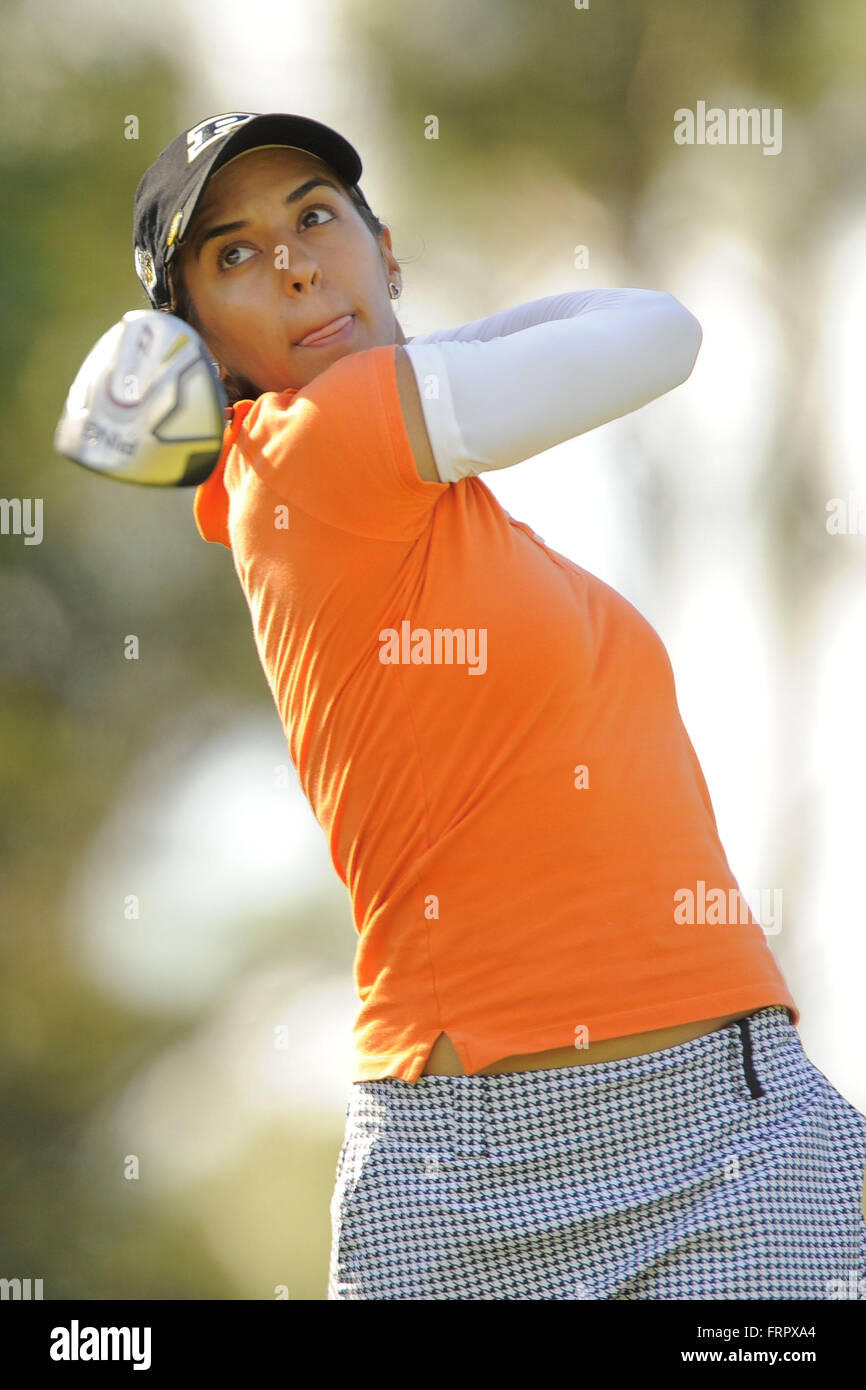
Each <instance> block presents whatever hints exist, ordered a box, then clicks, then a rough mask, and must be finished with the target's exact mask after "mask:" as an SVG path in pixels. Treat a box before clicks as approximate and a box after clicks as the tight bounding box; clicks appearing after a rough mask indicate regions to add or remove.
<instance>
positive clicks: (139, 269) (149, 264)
mask: <svg viewBox="0 0 866 1390" xmlns="http://www.w3.org/2000/svg"><path fill="white" fill-rule="evenodd" d="M135 272H136V274H137V276H138V278H139V280H140V281H141V283H142V284H143V285H144V288H145V289H146V290H148V291H149V290H152V289H153V287H154V285H155V284H156V270H155V269H154V265H153V256H152V255H151V254H150V252H149V251H145V250H144V249H143V247H141V246H136V248H135Z"/></svg>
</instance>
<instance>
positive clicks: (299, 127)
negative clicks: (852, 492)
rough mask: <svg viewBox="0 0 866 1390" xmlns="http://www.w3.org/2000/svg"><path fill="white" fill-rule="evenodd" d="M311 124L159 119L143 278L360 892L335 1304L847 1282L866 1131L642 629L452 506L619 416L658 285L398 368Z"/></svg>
mask: <svg viewBox="0 0 866 1390" xmlns="http://www.w3.org/2000/svg"><path fill="white" fill-rule="evenodd" d="M360 174H361V161H360V159H359V157H358V155H357V153H356V151H355V150H354V149H353V148H352V146H351V145H350V144H349V143H348V142H347V141H346V140H345V139H344V138H343V137H341V136H340V135H339V134H337V133H336V132H335V131H333V130H331V129H329V128H328V127H327V126H324V125H322V124H320V123H319V122H316V121H313V120H310V119H307V118H303V117H300V116H294V115H284V114H276V115H251V114H249V113H238V112H232V113H228V114H225V115H220V116H214V117H212V118H211V119H209V120H206V121H203V122H202V123H201V124H200V125H197V126H196V127H195V128H194V129H192V130H189V131H184V132H183V133H182V134H181V135H180V136H178V138H177V139H176V140H175V141H174V142H173V143H172V144H171V145H169V146H168V148H167V149H166V150H165V151H164V152H163V153H162V154H161V155H160V157H159V158H158V159H157V160H156V162H155V163H154V164H152V165H151V167H150V168H149V169H148V170H147V172H146V173H145V175H144V177H143V179H142V181H141V184H140V185H139V188H138V192H137V195H136V204H135V230H134V244H135V260H136V267H137V270H138V273H139V276H140V278H141V281H142V283H143V284H144V286H145V288H146V290H147V293H148V295H149V297H150V301H151V304H152V305H153V307H155V308H157V309H168V310H170V311H172V312H174V313H176V314H178V315H179V316H180V317H182V318H184V319H186V320H187V321H188V322H190V323H191V324H192V325H193V326H194V327H195V328H196V329H197V330H198V331H199V333H200V334H201V336H202V338H203V339H204V341H205V343H206V345H207V347H208V349H209V351H210V353H211V355H212V357H213V358H214V360H215V361H216V362H217V363H218V365H219V370H220V374H221V376H222V379H223V381H224V383H225V386H226V391H227V395H228V399H229V402H230V409H229V411H228V412H227V413H228V414H229V416H230V419H229V421H228V423H227V427H226V434H225V441H224V445H223V450H222V453H221V455H220V460H219V463H218V465H217V467H216V469H215V470H214V472H213V473H212V474H211V476H210V477H209V478H208V480H207V481H206V482H205V483H203V484H202V485H201V486H200V487H199V488H198V489H197V491H196V495H195V519H196V523H197V526H198V528H199V530H200V532H201V534H202V536H203V537H204V538H205V539H207V540H210V541H216V542H220V543H221V544H223V545H225V546H227V547H229V549H230V550H231V552H232V559H233V562H234V565H235V569H236V571H237V574H238V577H239V579H240V582H241V585H242V587H243V590H244V594H245V596H246V599H247V602H248V605H249V609H250V614H251V617H252V623H253V631H254V636H255V642H256V648H257V651H258V655H259V658H260V660H261V664H262V666H263V669H264V672H265V675H266V677H267V680H268V684H269V686H270V689H271V691H272V693H273V696H274V700H275V702H276V706H277V709H278V710H279V713H280V717H281V719H282V722H283V726H284V729H285V732H286V738H287V741H288V745H289V750H290V753H291V757H292V761H293V763H294V766H295V768H296V769H297V773H298V777H299V780H300V784H301V787H302V788H303V791H304V793H305V795H306V796H307V798H308V799H309V802H310V804H311V806H312V808H313V811H314V813H315V815H316V817H317V819H318V820H319V822H320V824H321V825H322V827H323V829H324V831H325V832H326V835H327V837H328V842H329V846H330V852H331V856H332V860H333V863H334V867H335V869H336V871H337V873H338V874H339V876H340V878H341V880H342V881H343V883H345V884H346V886H347V888H348V890H349V894H350V896H351V901H352V908H353V913H354V921H355V926H356V929H357V933H358V943H357V955H356V959H355V967H354V975H355V983H356V987H357V993H358V998H359V1003H360V1007H359V1010H358V1014H357V1018H356V1023H355V1026H354V1035H353V1036H354V1042H355V1058H356V1060H355V1071H354V1078H353V1079H354V1083H355V1084H354V1085H353V1086H352V1088H351V1089H352V1095H351V1099H350V1100H349V1102H348V1105H347V1110H346V1117H347V1124H346V1132H345V1142H344V1144H343V1147H342V1149H341V1152H340V1157H339V1162H338V1166H337V1175H336V1187H335V1190H334V1196H333V1199H332V1204H331V1216H332V1225H333V1240H332V1247H331V1264H330V1276H329V1287H328V1295H329V1297H330V1298H333V1299H353V1298H370V1299H376V1298H406V1299H412V1298H414V1299H449V1298H453V1299H467V1298H468V1299H546V1298H550V1299H571V1298H587V1299H596V1298H597V1299H735V1298H753V1299H799V1298H805V1299H827V1298H840V1297H841V1298H851V1297H860V1298H862V1297H864V1294H866V1216H864V1211H863V1207H862V1206H861V1200H862V1197H861V1193H862V1183H863V1175H864V1166H866V1117H864V1116H863V1115H861V1114H860V1113H859V1111H857V1110H856V1109H855V1107H854V1106H853V1105H851V1104H850V1103H849V1102H848V1101H847V1100H845V1099H844V1097H843V1096H842V1095H841V1094H840V1093H839V1092H838V1091H836V1090H835V1089H834V1087H833V1086H832V1085H831V1084H830V1082H829V1081H828V1080H827V1078H826V1077H825V1076H824V1075H823V1074H822V1073H821V1072H820V1071H819V1070H818V1068H817V1067H816V1066H815V1065H814V1064H813V1063H812V1062H810V1061H809V1059H808V1058H807V1057H806V1056H805V1054H804V1052H803V1049H802V1046H801V1043H800V1038H799V1034H798V1032H797V1029H796V1024H797V1023H798V1022H799V1011H798V1008H797V1005H796V1004H795V1002H794V1000H793V999H792V997H791V995H790V993H789V991H788V988H787V986H786V983H785V980H784V978H783V976H782V975H781V973H780V971H779V968H778V966H777V965H776V962H775V959H774V957H773V954H772V952H771V950H770V948H769V946H768V943H767V940H766V935H765V931H764V929H763V927H762V925H761V924H759V923H758V922H757V921H756V920H755V918H754V917H753V916H752V915H751V914H750V912H749V910H748V906H747V904H746V903H745V900H744V898H743V897H742V895H741V894H740V893H739V890H738V885H737V881H736V879H735V877H734V875H733V873H732V871H731V868H730V866H729V864H728V861H727V859H726V856H725V852H724V849H723V847H722V844H721V841H720V839H719V835H718V831H717V827H716V822H715V817H714V813H713V807H712V804H711V800H710V795H709V792H708V790H707V786H706V783H705V781H704V778H703V775H702V772H701V768H700V765H699V763H698V760H697V757H696V755H695V751H694V749H693V747H692V744H691V742H690V740H689V737H688V734H687V732H686V729H685V727H684V725H683V722H682V719H681V717H680V713H679V710H678V706H677V700H676V694H675V688H674V678H673V673H672V669H671V665H670V661H669V659H668V656H667V653H666V651H665V648H664V646H663V644H662V642H661V640H660V638H659V636H658V634H657V633H656V632H655V630H654V629H653V628H652V627H651V626H650V624H649V623H648V622H646V621H645V619H644V618H643V617H642V616H641V615H640V613H638V612H637V610H636V609H635V608H634V607H632V605H631V604H630V603H628V602H627V601H626V600H625V599H624V598H623V597H622V596H621V595H620V594H618V593H617V592H616V591H615V590H614V589H612V588H610V587H609V586H608V585H607V584H604V583H602V582H601V581H600V580H599V579H597V578H596V577H595V576H594V575H592V574H589V573H588V572H587V571H586V570H584V569H581V568H580V566H579V565H577V564H574V563H573V562H572V561H571V560H569V559H567V558H566V557H565V556H563V555H560V554H558V553H557V552H556V551H553V550H550V549H549V548H548V547H547V546H545V544H544V542H543V541H542V540H541V539H540V538H539V537H538V536H536V535H535V534H534V533H533V531H532V530H531V528H529V527H528V526H526V525H524V524H522V523H521V522H518V521H515V520H513V519H512V518H511V517H510V516H509V515H508V513H507V512H505V511H504V510H503V508H502V507H501V506H500V504H499V503H498V502H497V500H496V498H495V497H494V495H493V494H492V493H491V492H490V490H489V489H488V488H487V487H486V486H485V484H484V483H483V482H482V481H481V479H480V478H479V476H478V475H479V473H481V472H483V471H484V470H493V469H497V468H506V467H508V466H510V465H512V464H516V463H519V462H520V461H521V460H522V459H526V458H529V457H532V456H533V455H535V454H538V453H540V452H542V451H543V450H545V449H548V448H550V447H552V446H553V445H555V444H557V443H560V442H562V441H563V440H566V439H570V438H573V437H574V436H575V435H579V434H581V433H583V432H585V431H586V430H590V429H593V428H595V427H596V426H598V425H600V424H603V423H604V422H605V421H607V420H612V419H615V418H617V417H619V416H622V415H624V414H626V413H627V412H629V411H632V410H636V409H638V408H639V407H641V406H643V405H646V404H647V403H648V402H649V401H651V400H653V399H654V398H655V397H657V396H659V395H661V394H663V393H664V392H666V391H669V390H671V389H672V388H674V387H675V386H677V385H678V384H680V383H682V382H683V381H685V380H686V378H687V377H688V375H689V373H690V372H691V370H692V367H693V364H694V361H695V358H696V356H697V352H698V349H699V346H700V342H701V329H700V326H699V325H698V323H697V321H696V320H695V318H694V317H693V316H692V314H690V313H689V312H688V311H687V310H686V309H685V308H683V306H682V305H681V304H680V303H679V302H678V301H677V300H676V299H674V298H673V297H672V296H670V295H669V294H666V293H661V292H654V291H649V290H641V289H618V290H593V291H588V292H584V293H565V294H561V295H555V296H551V297H548V298H544V299H539V300H536V301H533V302H530V303H526V304H522V305H520V306H519V307H518V308H515V309H511V310H507V311H505V312H502V313H497V314H494V315H492V316H491V317H490V318H487V319H483V320H481V321H479V322H476V323H470V324H466V325H464V326H462V327H460V328H457V329H454V330H451V331H446V332H436V333H429V334H426V335H423V336H421V337H418V338H415V339H412V340H411V341H407V339H406V338H405V336H404V334H403V331H402V329H401V327H400V324H399V323H398V321H397V319H396V318H395V315H394V305H393V301H394V300H395V299H396V298H397V297H398V295H399V293H400V289H401V282H402V276H401V270H400V266H399V264H398V261H397V259H396V258H395V256H394V253H393V248H392V243H391V235H390V232H389V230H388V228H387V227H386V226H384V225H383V224H382V223H381V222H379V221H378V219H377V218H376V217H375V215H374V214H373V212H372V211H371V209H370V207H369V206H368V204H367V202H366V200H365V198H364V196H363V194H362V193H361V191H360V188H359V187H358V178H359V176H360Z"/></svg>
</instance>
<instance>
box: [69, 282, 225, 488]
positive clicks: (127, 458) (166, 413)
mask: <svg viewBox="0 0 866 1390" xmlns="http://www.w3.org/2000/svg"><path fill="white" fill-rule="evenodd" d="M225 408H226V395H225V391H224V390H223V387H222V383H221V381H220V380H219V377H218V376H217V373H216V370H215V368H214V366H213V364H212V363H211V360H210V357H209V355H208V352H207V349H206V347H205V345H204V343H203V342H202V340H201V338H200V336H199V334H198V333H196V331H195V329H194V328H191V327H190V325H189V324H188V323H184V321H183V319H179V318H176V317H175V315H174V314H166V313H163V312H161V311H159V310H156V309H131V310H130V311H129V313H127V314H124V316H123V318H122V319H121V320H120V321H119V322H118V323H116V324H114V326H113V327H112V328H110V329H109V330H108V332H107V333H104V334H103V336H102V337H101V338H100V339H99V341H98V342H97V343H96V345H95V347H93V348H92V350H91V351H90V352H89V353H88V355H87V357H86V358H85V359H84V362H83V363H82V365H81V368H80V370H79V372H78V375H77V376H76V378H75V380H74V382H73V383H72V385H71V387H70V388H69V394H68V396H67V397H66V404H65V405H64V407H63V412H62V414H61V416H60V420H59V421H58V424H57V428H56V430H55V433H54V448H55V450H56V452H57V453H58V454H62V455H63V457H64V458H68V459H72V461H73V462H74V463H80V464H83V466H84V467H85V468H90V469H92V471H93V472H94V473H101V474H103V476H105V477H107V478H117V479H118V480H119V481H121V482H125V483H144V484H146V485H149V486H151V487H197V486H198V484H199V483H203V482H204V480H205V479H206V478H207V477H209V475H210V474H211V473H212V472H213V469H214V467H215V465H216V463H217V460H218V458H219V456H220V451H221V449H222V443H223V431H224V429H225V425H226V419H225Z"/></svg>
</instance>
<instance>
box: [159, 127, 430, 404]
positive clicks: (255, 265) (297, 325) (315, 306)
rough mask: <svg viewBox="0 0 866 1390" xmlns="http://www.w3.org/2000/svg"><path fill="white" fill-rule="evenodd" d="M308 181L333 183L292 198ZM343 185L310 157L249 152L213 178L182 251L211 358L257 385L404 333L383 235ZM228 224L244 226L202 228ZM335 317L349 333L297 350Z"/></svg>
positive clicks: (274, 387)
mask: <svg viewBox="0 0 866 1390" xmlns="http://www.w3.org/2000/svg"><path fill="white" fill-rule="evenodd" d="M313 178H316V179H329V180H331V181H332V183H334V184H337V185H338V187H327V186H325V187H322V186H321V185H318V186H316V187H311V188H310V189H309V190H308V191H307V192H305V193H304V194H303V195H302V196H301V197H299V198H298V197H294V198H293V196H292V195H296V194H297V192H298V190H299V189H300V188H301V186H302V185H304V184H306V183H307V182H308V181H309V180H310V179H313ZM342 187H343V185H342V182H341V180H340V179H339V176H337V175H335V173H334V172H333V170H332V169H331V168H330V167H329V165H327V164H325V163H324V162H323V161H322V160H320V159H317V158H316V157H315V155H311V154H306V153H304V152H303V151H301V150H293V149H288V148H282V147H281V148H277V149H265V150H252V151H250V152H249V153H248V154H245V155H243V156H242V157H239V158H238V159H235V160H234V161H232V162H231V163H230V164H227V165H226V166H225V167H224V168H222V169H220V170H219V171H218V172H217V173H216V174H214V176H213V178H212V179H211V180H210V181H209V183H208V185H207V188H206V189H205V193H204V197H203V198H202V201H201V203H200V204H199V206H198V208H197V209H196V215H195V217H194V219H193V222H192V224H191V226H190V228H189V231H188V233H187V235H186V237H185V239H184V242H183V245H182V246H181V247H179V248H178V253H177V254H178V257H179V260H178V268H179V270H180V271H181V272H182V274H183V277H184V282H185V284H186V288H187V290H188V292H189V294H190V296H191V298H192V302H193V304H194V306H195V311H196V315H197V316H198V320H199V328H200V332H201V334H202V337H203V338H204V340H205V342H206V344H207V346H208V348H209V349H210V352H211V354H212V355H213V357H214V358H215V359H216V360H217V361H218V362H219V364H220V366H221V367H222V368H223V370H224V371H225V372H227V373H229V374H230V375H232V376H235V377H243V378H245V379H246V380H247V381H249V382H251V383H252V384H253V385H254V386H255V387H256V389H257V391H258V392H259V393H261V392H263V391H283V390H285V389H286V387H289V386H293V387H297V388H300V387H302V386H305V385H306V384H307V382H309V381H312V379H313V377H315V376H318V374H319V373H320V372H323V371H324V370H325V368H326V367H329V366H330V365H331V363H332V362H335V361H336V360H337V358H338V357H345V356H346V355H347V354H348V353H350V352H360V351H361V350H362V349H363V348H370V347H380V346H386V345H388V344H391V343H404V342H405V341H406V339H405V337H404V335H403V332H402V329H401V328H400V325H399V324H398V322H397V320H396V318H395V317H394V310H393V302H392V300H391V298H390V296H389V294H388V281H389V280H394V281H396V283H397V284H399V283H400V267H399V265H398V264H397V262H396V260H395V259H394V257H393V254H392V251H391V234H390V232H389V231H388V230H387V229H386V231H385V233H384V235H383V236H382V237H381V238H379V239H378V240H377V238H376V237H374V235H373V233H372V232H371V231H370V229H369V228H368V227H367V226H366V225H365V224H364V222H363V221H362V219H361V217H360V216H359V214H358V212H357V210H356V208H355V205H354V204H353V203H352V201H351V199H350V198H349V197H348V195H347V194H346V193H344V192H343V191H342ZM235 222H243V223H244V224H245V225H244V226H242V227H237V228H234V229H233V230H231V231H222V232H220V233H219V234H218V235H215V236H214V235H208V233H212V232H213V229H214V228H217V227H220V226H222V225H223V224H225V223H235ZM383 243H384V244H383ZM343 314H351V315H352V323H351V326H350V328H349V330H348V334H340V336H339V338H338V339H337V340H336V341H333V342H330V343H329V342H322V343H320V344H318V345H315V346H313V345H305V346H299V339H301V338H303V337H304V336H305V335H306V334H308V333H310V331H311V330H312V329H314V328H319V327H321V326H322V325H324V324H326V323H328V322H330V320H332V319H336V318H339V317H340V316H341V315H343Z"/></svg>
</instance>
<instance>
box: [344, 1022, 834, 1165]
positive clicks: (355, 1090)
mask: <svg viewBox="0 0 866 1390" xmlns="http://www.w3.org/2000/svg"><path fill="white" fill-rule="evenodd" d="M810 1067H811V1064H810V1063H809V1061H808V1059H807V1058H806V1056H805V1053H804V1052H803V1048H802V1044H801V1042H800V1035H799V1033H798V1032H797V1029H796V1028H795V1027H794V1025H793V1023H792V1022H791V1017H790V1014H789V1013H788V1010H787V1009H786V1008H785V1007H784V1006H783V1005H770V1006H769V1007H767V1008H764V1009H760V1010H758V1011H757V1012H756V1013H754V1014H752V1015H750V1016H749V1017H747V1018H741V1019H738V1020H736V1021H735V1022H734V1023H730V1024H727V1025H725V1027H723V1028H718V1029H716V1030H714V1031H713V1032H712V1033H704V1034H701V1035H700V1036H699V1037H697V1038H691V1039H689V1041H687V1042H684V1043H678V1044H676V1045H675V1046H673V1047H668V1048H663V1049H661V1050H660V1051H658V1052H650V1053H642V1054H640V1055H639V1056H637V1057H625V1058H620V1059H618V1060H614V1061H608V1062H594V1063H580V1064H576V1065H574V1066H571V1067H553V1068H549V1069H540V1070H535V1071H523V1072H494V1073H489V1074H481V1073H477V1074H475V1075H471V1076H466V1075H459V1076H444V1075H443V1076H439V1075H427V1076H423V1077H422V1078H421V1079H420V1080H419V1081H418V1082H416V1083H415V1084H410V1083H409V1082H406V1081H403V1080H401V1079H400V1078H397V1077H386V1078H384V1079H382V1080H378V1081H369V1082H356V1083H354V1084H353V1086H352V1093H351V1098H350V1100H349V1103H348V1105H347V1108H346V1114H347V1118H348V1119H349V1120H350V1123H351V1124H352V1127H353V1129H354V1130H355V1131H356V1133H363V1132H365V1131H366V1132H368V1133H369V1134H371V1135H372V1134H374V1133H375V1134H376V1135H377V1136H380V1137H384V1138H385V1140H386V1142H388V1143H395V1144H406V1145H408V1146H410V1147H414V1146H416V1145H419V1144H420V1145H422V1146H423V1144H424V1143H425V1142H426V1140H427V1139H429V1136H430V1135H431V1133H436V1132H440V1131H441V1129H442V1127H443V1126H444V1127H445V1128H447V1130H448V1132H449V1133H450V1134H451V1136H452V1145H453V1150H454V1152H455V1153H458V1154H465V1155H469V1154H481V1153H484V1152H486V1139H485V1136H487V1139H488V1140H489V1138H490V1136H491V1135H495V1136H496V1142H497V1144H498V1146H499V1148H500V1150H501V1151H502V1152H505V1151H506V1150H507V1149H509V1146H512V1147H513V1150H514V1152H515V1153H516V1152H518V1150H519V1149H520V1148H521V1147H522V1148H523V1149H524V1150H526V1151H527V1152H528V1151H530V1150H536V1151H538V1150H540V1149H543V1148H546V1147H556V1146H557V1144H559V1143H561V1142H563V1134H562V1124H561V1120H560V1117H559V1116H558V1114H557V1110H558V1109H560V1110H563V1108H564V1113H567V1114H568V1115H569V1116H570V1117H571V1118H572V1119H573V1118H574V1117H575V1116H583V1115H585V1116H586V1122H587V1131H590V1130H591V1129H592V1126H593V1123H594V1122H595V1121H594V1116H596V1115H598V1114H601V1113H606V1114H611V1113H620V1112H621V1111H623V1110H628V1109H629V1108H632V1109H634V1110H635V1112H637V1111H639V1110H641V1108H644V1109H650V1110H652V1112H653V1113H654V1114H655V1115H656V1116H657V1119H658V1122H659V1123H660V1124H665V1123H666V1122H667V1120H668V1119H671V1120H672V1121H673V1120H674V1119H675V1118H676V1120H677V1122H679V1120H680V1119H681V1117H682V1116H683V1114H685V1113H687V1112H689V1113H693V1114H694V1115H695V1118H696V1119H697V1117H698V1116H699V1115H700V1114H701V1113H702V1112H704V1113H710V1112H713V1111H715V1112H718V1111H719V1109H720V1107H725V1106H727V1105H730V1104H731V1103H737V1102H742V1101H756V1102H757V1101H760V1100H761V1099H764V1098H767V1099H768V1100H771V1101H772V1100H781V1099H784V1098H786V1097H789V1096H794V1095H797V1094H801V1093H802V1091H803V1088H804V1086H808V1085H809V1084H812V1082H811V1078H810V1077H809V1076H808V1075H807V1072H808V1070H809V1068H810Z"/></svg>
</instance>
